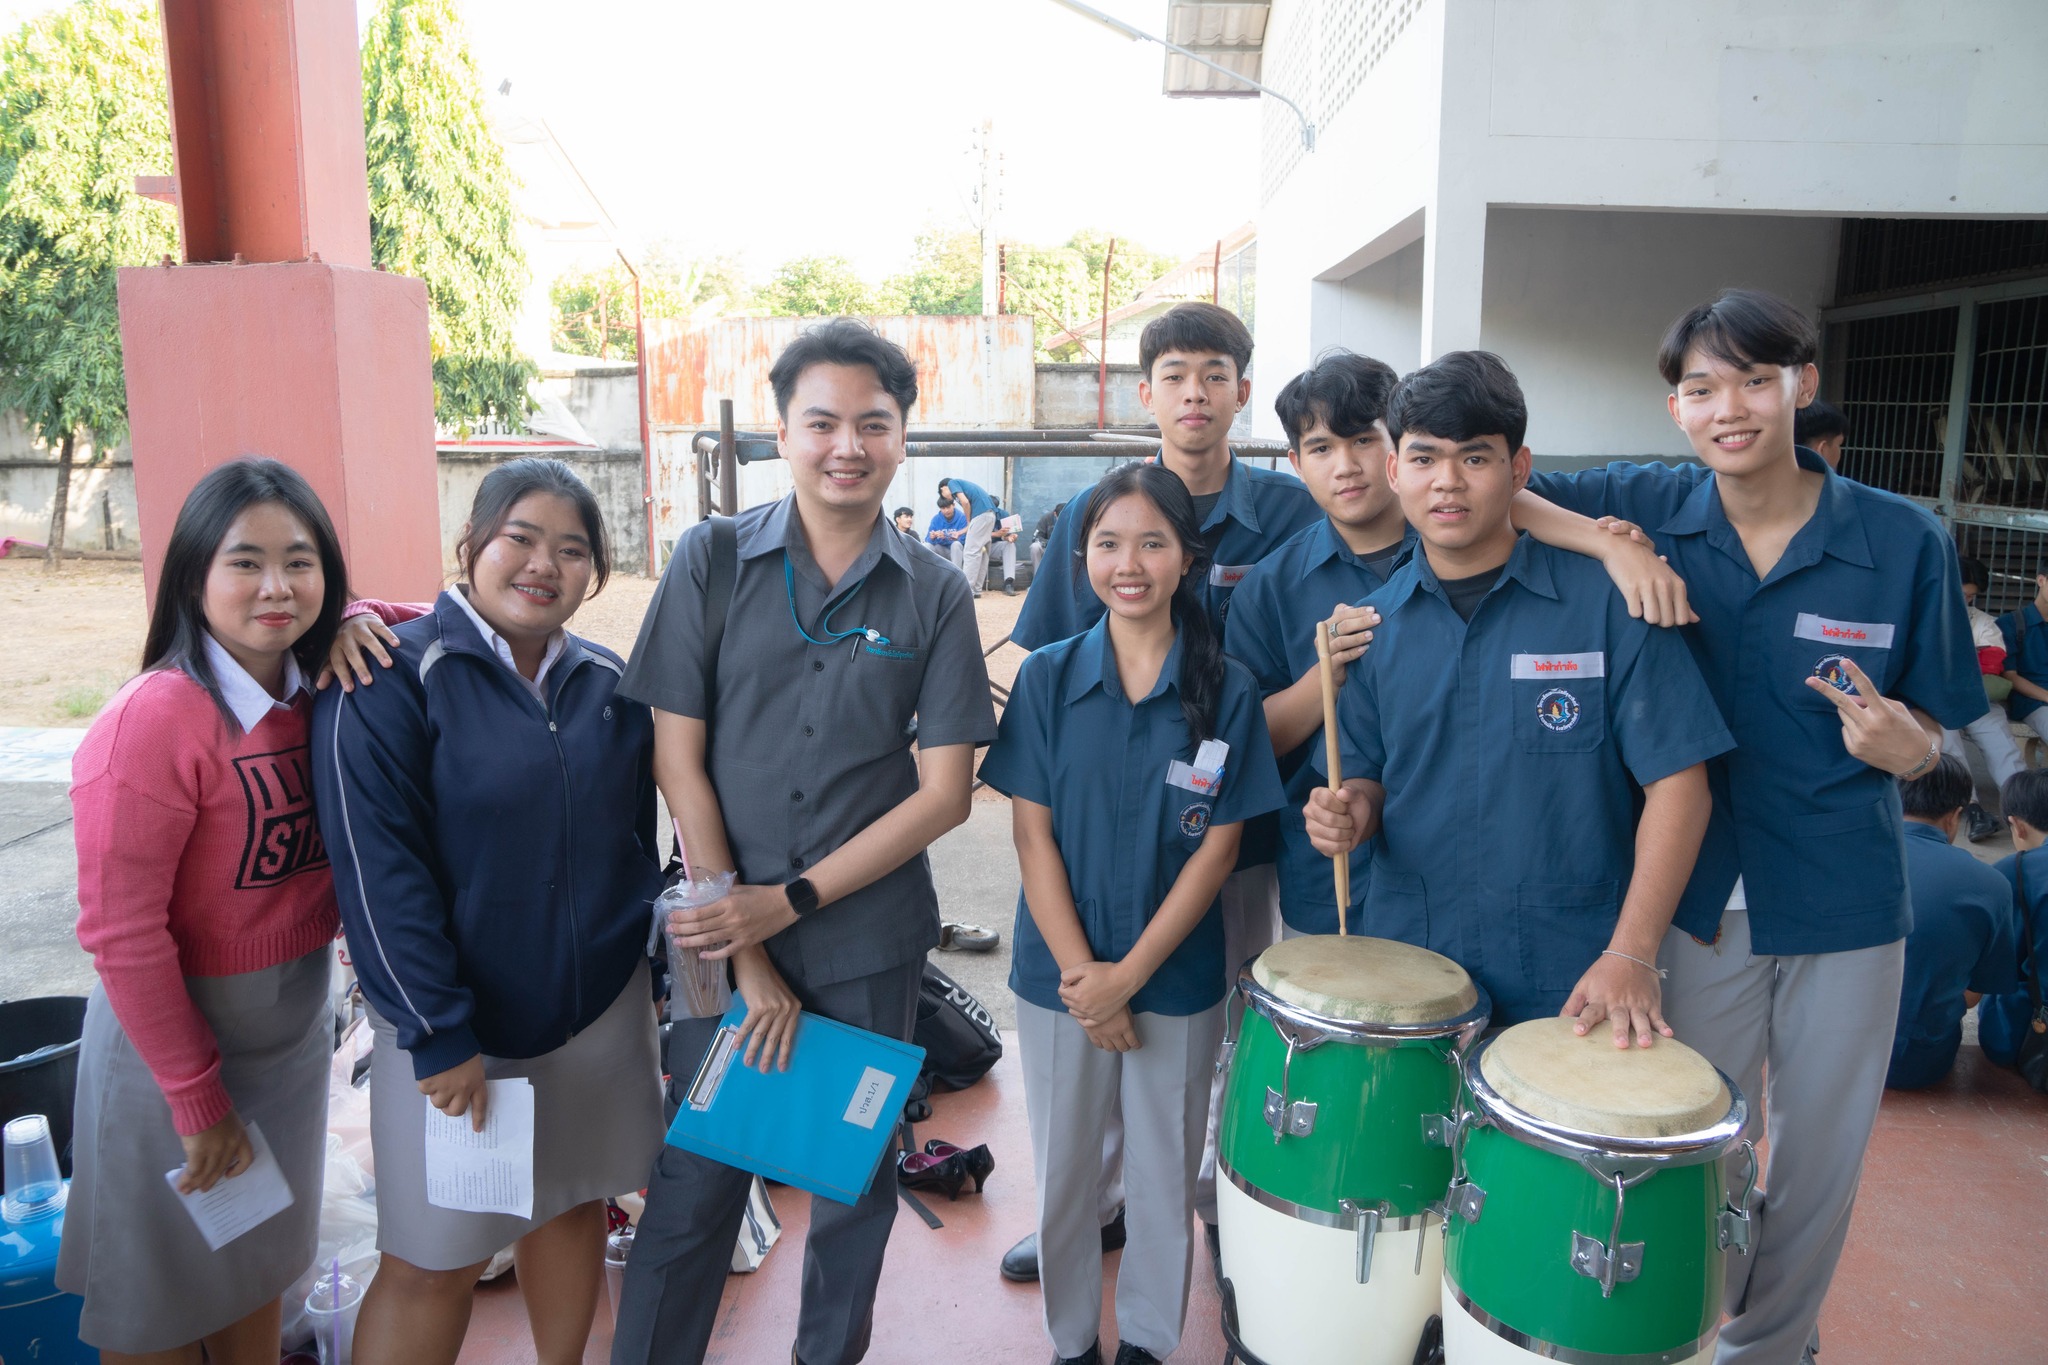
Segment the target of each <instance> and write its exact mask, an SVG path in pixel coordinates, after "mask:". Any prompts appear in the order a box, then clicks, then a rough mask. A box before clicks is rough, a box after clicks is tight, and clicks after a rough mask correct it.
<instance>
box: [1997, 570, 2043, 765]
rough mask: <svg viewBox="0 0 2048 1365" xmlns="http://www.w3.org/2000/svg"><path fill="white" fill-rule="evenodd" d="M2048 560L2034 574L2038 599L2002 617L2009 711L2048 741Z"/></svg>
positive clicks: (2001, 627)
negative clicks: (2045, 614) (2045, 619)
mask: <svg viewBox="0 0 2048 1365" xmlns="http://www.w3.org/2000/svg"><path fill="white" fill-rule="evenodd" d="M2044 611H2048V560H2044V561H2042V563H2041V564H2040V565H2039V566H2038V567H2037V568H2036V570H2035V573H2034V600H2033V601H2031V602H2027V603H2024V604H2022V605H2021V607H2020V609H2019V610H2018V611H2011V612H2007V613H2006V614H2005V615H2003V616H2001V617H1999V618H1998V630H1999V633H2000V634H2001V635H2003V636H2004V637H2005V678H2006V681H2007V682H2010V683H2011V684H2012V695H2011V696H2010V697H2009V698H2007V699H2006V703H2005V709H2006V712H2007V713H2008V714H2009V715H2011V717H2012V718H2013V719H2014V720H2016V721H2020V722H2023V723H2024V724H2026V725H2027V726H2029V727H2030V728H2031V729H2032V730H2033V732H2034V733H2035V734H2037V735H2039V736H2041V737H2042V738H2043V739H2048V624H2044V623H2043V617H2042V613H2043V612H2044Z"/></svg>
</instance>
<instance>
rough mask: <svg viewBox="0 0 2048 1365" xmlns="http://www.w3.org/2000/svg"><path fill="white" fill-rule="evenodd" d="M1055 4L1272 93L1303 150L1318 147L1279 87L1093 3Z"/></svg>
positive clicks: (1067, 0) (1060, 0)
mask: <svg viewBox="0 0 2048 1365" xmlns="http://www.w3.org/2000/svg"><path fill="white" fill-rule="evenodd" d="M1053 3H1054V4H1056V5H1064V6H1065V7H1066V8H1068V9H1070V10H1072V11H1073V12H1074V13H1076V14H1078V15H1080V16H1081V17H1082V18H1083V19H1093V20H1094V21H1095V22H1096V23H1098V24H1100V25H1102V26H1103V27H1104V28H1106V29H1108V30H1109V31H1110V32H1112V33H1119V34H1122V35H1123V36H1124V37H1126V38H1128V39H1130V40H1131V41H1132V42H1134V43H1135V42H1139V41H1144V42H1148V43H1157V44H1159V45H1160V46H1161V47H1163V48H1165V49H1166V50H1167V51H1168V52H1178V53H1179V54H1180V55H1181V56H1183V57H1186V58H1187V59H1188V60H1189V61H1191V62H1200V63H1201V64H1202V65H1203V66H1206V67H1208V68H1209V69H1210V70H1211V71H1220V72H1222V73H1223V74H1224V75H1226V76H1228V77H1230V79H1232V80H1234V81H1241V82H1243V83H1244V84H1246V85H1249V86H1250V87H1251V88H1252V89H1254V90H1256V91H1258V92H1259V93H1260V94H1261V95H1271V96H1272V97H1273V98H1274V99H1276V100H1278V101H1280V103H1282V104H1284V105H1286V106H1287V107H1288V108H1289V109H1290V110H1292V111H1293V113H1294V117H1295V118H1296V119H1297V120H1299V121H1300V123H1301V146H1302V150H1303V151H1309V152H1312V151H1314V150H1315V149H1316V126H1315V124H1313V123H1311V122H1310V121H1309V117H1308V115H1307V114H1304V113H1303V112H1302V111H1301V106H1300V105H1298V104H1296V103H1295V102H1294V101H1293V100H1291V99H1289V98H1287V96H1285V95H1283V94H1281V93H1280V92H1279V91H1278V90H1275V89H1274V88H1273V87H1272V86H1270V85H1261V84H1259V82H1257V81H1255V80H1253V79H1252V78H1251V77H1250V76H1246V75H1242V74H1240V73H1238V72H1236V71H1232V70H1231V69H1230V68H1229V67H1227V66H1224V65H1223V64H1222V63H1221V62H1212V61H1210V60H1209V59H1208V58H1207V57H1204V56H1203V55H1202V54H1201V53H1199V52H1194V51H1191V50H1189V49H1188V48H1184V47H1182V46H1181V45H1180V44H1179V43H1173V42H1168V41H1167V40H1166V39H1164V38H1161V37H1160V36H1159V35H1158V34H1156V33H1147V32H1145V30H1144V29H1141V28H1137V27H1134V26H1133V25H1130V24H1127V23H1125V22H1124V21H1123V20H1121V19H1119V18H1117V17H1116V16H1115V15H1113V14H1104V13H1103V12H1102V11H1101V10H1099V9H1096V8H1094V7H1093V6H1092V5H1084V4H1082V3H1081V2H1080V0H1053Z"/></svg>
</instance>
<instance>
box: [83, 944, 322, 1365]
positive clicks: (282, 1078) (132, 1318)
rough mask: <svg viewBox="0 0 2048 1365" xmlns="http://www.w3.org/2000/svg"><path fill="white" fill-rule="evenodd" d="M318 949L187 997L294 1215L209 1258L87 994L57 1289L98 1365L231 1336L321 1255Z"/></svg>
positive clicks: (169, 1149) (104, 1013)
mask: <svg viewBox="0 0 2048 1365" xmlns="http://www.w3.org/2000/svg"><path fill="white" fill-rule="evenodd" d="M329 964H330V956H329V950H328V949H327V948H325V947H322V948H320V949H319V950H317V951H315V952H311V953H307V954H306V955H305V956H304V957H302V958H299V959H298V960H297V961H294V962H287V963H283V964H281V965H279V966H276V967H266V968H264V969H263V970H262V971H256V972H243V973H239V974H237V975H235V976H188V977H186V978H185V989H186V990H187V991H188V992H190V994H191V996H192V1001H193V1003H194V1004H196V1005H197V1006H198V1007H199V1012H200V1013H201V1014H203V1015H205V1016H206V1022H207V1023H208V1024H209V1025H211V1026H212V1028H213V1036H214V1038H215V1040H216V1042H217V1043H218V1045H219V1047H220V1058H221V1067H220V1078H221V1083H222V1084H223V1085H225V1086H226V1087H227V1091H228V1094H229V1096H230V1097H231V1098H232V1099H233V1100H234V1103H235V1112H236V1113H237V1114H239V1115H241V1117H242V1121H243V1122H244V1123H253V1124H255V1125H256V1126H257V1127H258V1128H260V1129H262V1130H263V1137H264V1139H265V1140H266V1141H267V1142H268V1143H269V1144H270V1150H271V1153H272V1154H273V1155H275V1156H276V1157H277V1161H278V1165H279V1166H280V1167H282V1168H283V1170H284V1178H285V1180H286V1181H287V1182H288V1183H289V1184H290V1185H291V1190H292V1204H291V1207H290V1208H288V1209H285V1210H284V1211H283V1212H282V1213H279V1214H277V1215H276V1216H274V1217H272V1218H271V1219H269V1220H268V1221H267V1222H264V1223H261V1224H259V1225H257V1226H256V1227H254V1228H252V1229H250V1230H249V1231H248V1232H245V1233H243V1234H242V1235H241V1236H240V1237H238V1238H236V1239H235V1240H234V1241H232V1242H230V1243H228V1244H227V1245H226V1246H224V1247H222V1248H221V1249H220V1250H219V1251H212V1250H209V1249H208V1247H207V1245H206V1239H205V1238H203V1237H201V1236H200V1235H199V1229H198V1227H197V1226H196V1225H195V1224H194V1223H193V1222H192V1219H191V1216H190V1215H188V1214H187V1213H186V1212H185V1208H184V1205H182V1204H180V1203H179V1202H178V1197H177V1195H176V1194H174V1193H173V1192H172V1190H171V1187H170V1184H169V1183H168V1182H167V1181H165V1179H164V1172H166V1171H170V1170H176V1169H177V1168H179V1167H181V1166H183V1165H184V1164H185V1148H184V1145H183V1144H182V1143H180V1142H179V1141H178V1133H177V1130H176V1129H175V1128H173V1127H172V1126H171V1108H170V1105H169V1104H168V1103H166V1102H165V1100H164V1096H163V1092H162V1091H161V1090H159V1089H158V1088H157V1084H156V1080H155V1078H154V1077H152V1076H151V1075H150V1074H149V1068H147V1067H146V1066H144V1065H143V1064H142V1059H141V1057H139V1056H138V1055H136V1052H135V1045H134V1044H133V1043H131V1042H129V1041H128V1035H127V1034H126V1033H125V1032H123V1031H122V1028H121V1022H120V1020H118V1019H116V1018H115V1017H114V1009H113V1006H112V1005H110V1004H108V1003H107V994H106V991H105V989H104V988H102V987H99V986H95V987H94V988H93V992H92V998H91V1000H90V1002H89V1003H88V1004H87V1005H86V1009H85V1038H84V1042H83V1044H82V1046H81V1047H80V1048H79V1060H78V1100H77V1104H76V1106H75V1108H74V1110H73V1117H74V1120H75V1122H74V1127H73V1138H72V1177H71V1202H70V1204H69V1205H68V1206H67V1207H66V1209H65V1212H64V1243H63V1246H62V1247H61V1248H59V1250H58V1255H57V1286H58V1288H60V1289H64V1290H68V1291H69V1292H71V1293H73V1294H82V1295H84V1296H85V1308H84V1311H83V1312H82V1313H81V1314H80V1316H79V1323H78V1334H79V1336H80V1337H81V1338H82V1339H83V1340H85V1341H87V1342H89V1343H90V1344H92V1345H94V1346H97V1347H99V1348H100V1349H102V1350H107V1351H121V1352H125V1353H128V1354H131V1355H135V1354H141V1353H143V1352H147V1351H166V1350H171V1349H174V1348H176V1347H179V1346H183V1345H186V1344H187V1343H189V1342H194V1341H198V1340H199V1339H200V1338H201V1337H204V1336H206V1335H208V1334H209V1333H212V1332H218V1331H220V1330H221V1329H222V1328H224V1327H227V1326H230V1325H231V1324H233V1323H236V1322H239V1321H240V1320H241V1319H243V1318H245V1317H247V1316H248V1315H249V1314H251V1313H253V1312H255V1311H256V1310H257V1309H259V1308H261V1307H262V1306H263V1305H264V1304H266V1303H269V1302H270V1301H271V1300H272V1299H275V1298H277V1297H278V1296H279V1295H280V1294H282V1293H284V1291H285V1290H286V1289H288V1288H290V1287H291V1284H292V1282H293V1281H294V1280H296V1279H298V1277H299V1276H300V1274H301V1273H303V1272H304V1271H305V1269H306V1267H307V1266H309V1265H311V1264H312V1263H313V1256H314V1254H315V1252H316V1251H317V1250H318V1247H319V1236H320V1185H321V1177H322V1174H323V1173H324V1171H325V1168H326V1160H327V1067H328V1061H329V1058H330V1056H331V1054H332V1049H333V1038H334V1026H333V1020H332V1016H331V1014H330V1012H329V1006H328V997H327V982H328V972H329Z"/></svg>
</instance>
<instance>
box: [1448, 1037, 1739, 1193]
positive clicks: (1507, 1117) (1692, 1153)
mask: <svg viewBox="0 0 2048 1365" xmlns="http://www.w3.org/2000/svg"><path fill="white" fill-rule="evenodd" d="M1480 1052H1481V1053H1483V1052H1484V1049H1483V1048H1482V1049H1481V1050H1480ZM1479 1057H1480V1053H1475V1054H1473V1056H1472V1058H1471V1060H1470V1062H1469V1063H1468V1064H1467V1065H1466V1066H1465V1067H1464V1068H1463V1073H1464V1077H1465V1084H1466V1086H1467V1088H1469V1089H1470V1090H1471V1092H1472V1096H1473V1098H1474V1099H1476V1100H1477V1101H1478V1102H1479V1107H1480V1109H1481V1110H1482V1111H1484V1113H1485V1116H1486V1117H1485V1120H1484V1121H1485V1122H1486V1123H1488V1124H1490V1125H1491V1126H1493V1127H1495V1128H1498V1129H1499V1130H1500V1131H1501V1132H1503V1133H1506V1134H1507V1135H1508V1136H1509V1137H1512V1138H1514V1139H1515V1140H1516V1141H1518V1142H1521V1143H1524V1144H1526V1145H1527V1146H1530V1147H1534V1148H1536V1149H1537V1150H1538V1151H1544V1152H1551V1153H1553V1154H1555V1155H1557V1156H1561V1157H1563V1158H1565V1159H1566V1160H1567V1161H1575V1162H1577V1163H1578V1164H1579V1165H1581V1166H1583V1167H1584V1168H1585V1169H1586V1172H1587V1173H1588V1174H1589V1175H1591V1176H1592V1177H1593V1178H1594V1179H1596V1180H1598V1181H1599V1182H1600V1183H1601V1184H1603V1185H1604V1184H1607V1183H1608V1182H1609V1181H1610V1180H1611V1179H1612V1177H1613V1176H1614V1175H1616V1174H1622V1175H1625V1176H1627V1177H1628V1183H1629V1184H1631V1185H1634V1184H1639V1183H1641V1181H1642V1180H1643V1179H1644V1178H1645V1177H1647V1176H1649V1175H1651V1174H1653V1173H1654V1172H1656V1171H1659V1170H1663V1169H1665V1168H1666V1167H1672V1166H1704V1165H1705V1164H1707V1163H1708V1162H1710V1161H1718V1160H1720V1158H1721V1157H1722V1155H1723V1154H1725V1153H1726V1152H1727V1151H1728V1149H1729V1148H1731V1147H1733V1146H1734V1145H1735V1144H1736V1143H1737V1142H1738V1141H1739V1140H1740V1139H1741V1136H1742V1129H1743V1125H1745V1124H1746V1123H1748V1122H1749V1102H1748V1101H1747V1100H1746V1099H1744V1098H1743V1096H1742V1092H1741V1091H1740V1090H1739V1089H1737V1088H1736V1086H1735V1083H1734V1082H1733V1081H1730V1080H1729V1079H1728V1073H1726V1072H1725V1071H1724V1072H1721V1073H1720V1075H1721V1080H1722V1082H1723V1084H1725V1085H1726V1086H1727V1087H1728V1093H1729V1094H1730V1096H1732V1097H1733V1103H1731V1104H1730V1105H1729V1107H1728V1112H1727V1114H1726V1115H1725V1116H1723V1117H1722V1118H1721V1119H1720V1120H1719V1121H1717V1122H1715V1123H1712V1124H1710V1125H1708V1126H1707V1127H1705V1128H1702V1129H1700V1130H1699V1131H1698V1132H1696V1133H1679V1134H1675V1135H1673V1136H1670V1137H1658V1138H1628V1137H1618V1136H1614V1135H1611V1134H1609V1135H1603V1134H1599V1133H1588V1132H1583V1131H1581V1130H1578V1129H1575V1128H1567V1127H1565V1126H1564V1125H1563V1124H1559V1123H1552V1122H1550V1121H1548V1120H1546V1119H1541V1118H1538V1117H1537V1116H1536V1115H1534V1114H1531V1113H1529V1112H1527V1111H1526V1110H1524V1109H1521V1108H1519V1107H1518V1106H1516V1105H1513V1104H1510V1103H1509V1102H1508V1101H1506V1100H1504V1099H1502V1098H1501V1095H1500V1092H1499V1091H1498V1090H1495V1089H1494V1088H1493V1085H1492V1084H1491V1083H1490V1082H1489V1081H1488V1080H1487V1079H1486V1074H1485V1072H1484V1071H1483V1070H1482V1069H1481V1068H1480V1066H1479Z"/></svg>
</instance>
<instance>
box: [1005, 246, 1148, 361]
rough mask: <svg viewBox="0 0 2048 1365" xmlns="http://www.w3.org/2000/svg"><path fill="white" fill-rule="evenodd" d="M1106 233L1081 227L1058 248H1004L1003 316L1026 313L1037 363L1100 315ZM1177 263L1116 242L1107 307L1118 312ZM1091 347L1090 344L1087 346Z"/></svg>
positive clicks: (1107, 248) (1144, 249) (1110, 268)
mask: <svg viewBox="0 0 2048 1365" xmlns="http://www.w3.org/2000/svg"><path fill="white" fill-rule="evenodd" d="M1111 235H1112V234H1110V233H1107V232H1100V231H1097V230H1095V229H1093V228H1085V229H1083V230H1082V231H1080V232H1076V233H1075V234H1074V235H1073V236H1072V237H1069V238H1068V239H1067V240H1066V242H1065V243H1064V244H1062V245H1060V246H1051V247H1048V246H1032V245H1029V244H1018V245H1015V246H1012V247H1010V249H1009V252H1008V259H1007V264H1006V273H1007V274H1008V276H1009V282H1008V287H1007V289H1006V290H1005V298H1004V303H1003V311H1004V312H1008V313H1029V314H1031V315H1032V317H1033V319H1034V326H1033V329H1032V330H1033V333H1034V335H1035V336H1036V339H1037V343H1038V354H1039V358H1040V359H1041V360H1042V359H1045V358H1046V354H1047V352H1046V348H1047V347H1048V346H1049V345H1050V344H1051V343H1052V342H1053V340H1054V339H1055V338H1057V337H1058V336H1059V335H1060V333H1061V331H1062V330H1063V329H1065V328H1067V327H1082V326H1085V325H1086V324H1087V323H1088V321H1089V320H1090V319H1092V318H1096V317H1099V316H1100V315H1101V313H1102V266H1103V261H1104V259H1105V258H1106V257H1107V256H1108V254H1109V241H1110V237H1111ZM1177 264H1179V262H1178V261H1177V260H1176V259H1175V258H1174V257H1172V256H1167V255H1162V254H1160V253H1159V252H1156V251H1152V250H1150V249H1148V248H1146V247H1144V246H1140V245H1138V244H1137V243H1135V242H1130V241H1127V240H1126V239H1124V238H1122V237H1118V238H1117V239H1116V259H1115V260H1113V261H1111V262H1110V264H1109V306H1110V308H1111V310H1115V309H1118V308H1121V307H1123V306H1124V305H1125V304H1127V303H1129V302H1130V301H1131V300H1132V299H1135V298H1136V297H1137V296H1138V293H1139V291H1141V290H1142V289H1144V287H1145V286H1146V285H1148V284H1150V283H1152V281H1154V280H1156V279H1158V278H1159V277H1160V276H1161V275H1164V274H1165V273H1166V272H1167V271H1169V270H1171V269H1172V268H1173V267H1174V266H1175V265H1177ZM1090 344H1091V345H1092V344H1093V343H1092V342H1091V343H1090Z"/></svg>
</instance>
